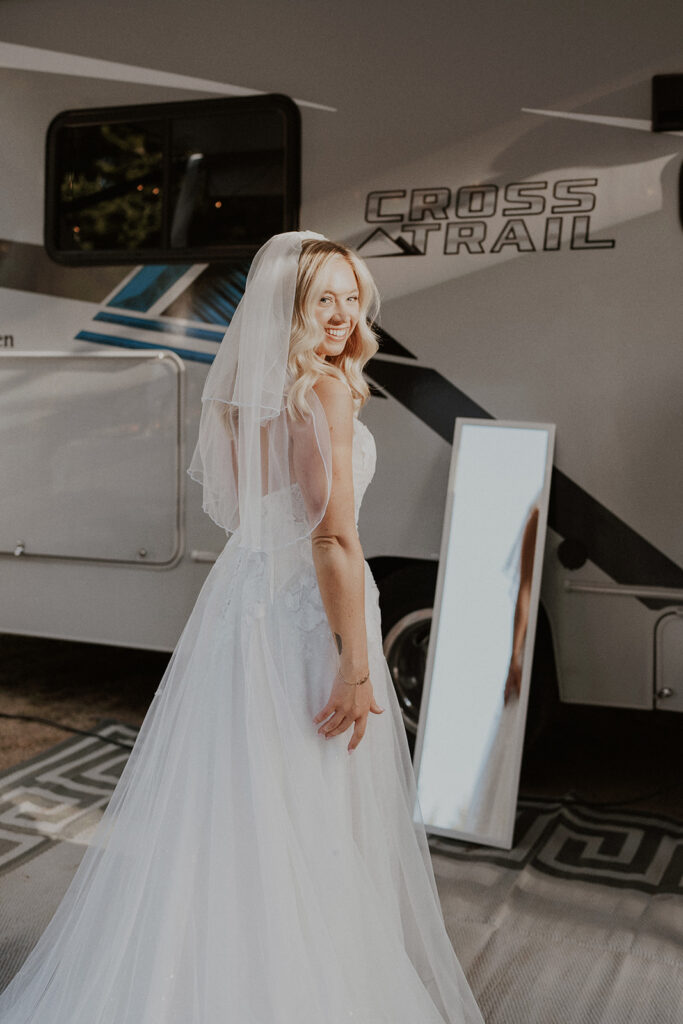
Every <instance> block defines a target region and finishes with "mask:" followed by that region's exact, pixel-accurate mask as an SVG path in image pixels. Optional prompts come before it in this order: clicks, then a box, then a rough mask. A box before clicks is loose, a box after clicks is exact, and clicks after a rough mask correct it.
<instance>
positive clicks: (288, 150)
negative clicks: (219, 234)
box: [43, 93, 301, 267]
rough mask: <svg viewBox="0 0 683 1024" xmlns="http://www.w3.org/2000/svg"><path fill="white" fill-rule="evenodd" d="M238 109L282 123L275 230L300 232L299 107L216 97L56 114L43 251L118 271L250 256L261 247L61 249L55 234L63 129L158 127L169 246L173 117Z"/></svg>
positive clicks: (282, 100)
mask: <svg viewBox="0 0 683 1024" xmlns="http://www.w3.org/2000/svg"><path fill="white" fill-rule="evenodd" d="M228 108H229V109H235V108H241V109H243V110H246V111H252V110H253V113H254V116H257V115H258V112H259V111H260V110H268V111H269V112H272V111H273V110H276V111H279V112H280V113H281V114H282V115H283V118H284V134H285V143H284V151H285V152H284V174H285V190H284V208H283V224H282V227H281V229H280V230H282V231H295V230H297V229H298V227H299V210H300V206H301V115H300V112H299V108H298V106H297V105H296V103H295V102H294V100H292V99H291V98H290V97H289V96H286V95H285V94H284V93H262V94H260V95H257V96H227V97H225V96H221V97H218V98H217V99H201V100H179V101H172V102H170V103H135V104H126V105H124V106H113V107H91V108H85V109H79V110H65V111H62V112H61V113H59V114H57V115H56V116H55V117H54V118H53V119H52V121H51V122H50V125H49V127H48V130H47V138H46V146H45V197H44V198H45V207H44V232H43V243H44V246H45V250H46V252H47V254H48V256H49V257H50V259H52V260H54V261H55V263H60V264H62V265H65V266H72V267H82V266H117V265H124V264H146V263H216V262H220V261H221V260H229V261H234V260H235V259H240V258H245V257H251V256H254V254H255V253H256V252H257V251H258V249H259V248H260V245H262V244H263V242H265V241H266V239H265V238H264V239H263V241H262V242H260V243H259V244H254V245H227V244H226V245H212V246H210V247H202V246H193V247H187V248H183V249H178V248H173V249H172V248H171V247H170V244H167V245H162V246H161V247H159V248H157V249H151V248H146V249H129V250H126V251H125V252H124V251H122V250H120V249H116V250H111V249H106V250H105V249H100V250H88V251H79V250H69V251H66V250H63V249H60V248H59V247H58V245H57V244H56V242H57V238H58V231H59V212H58V211H59V208H60V205H59V185H60V182H59V180H58V173H59V171H58V168H59V160H58V137H59V132H60V130H61V129H63V128H73V127H78V126H83V125H88V124H90V125H93V126H95V125H98V124H116V123H124V122H127V121H141V120H147V121H150V120H156V119H158V120H159V122H160V123H161V124H162V126H163V133H164V147H163V176H162V180H163V186H164V187H163V189H162V203H163V206H162V237H163V239H164V240H165V241H166V242H169V241H170V237H169V236H170V216H169V206H168V203H169V201H170V192H169V184H170V181H171V148H170V139H171V132H170V125H171V122H172V121H173V120H174V119H175V118H184V119H186V118H187V117H188V116H190V117H192V116H194V115H197V116H198V117H199V116H202V115H204V114H214V115H215V114H216V113H218V112H220V111H221V109H228Z"/></svg>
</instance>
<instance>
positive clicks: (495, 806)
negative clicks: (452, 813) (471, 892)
mask: <svg viewBox="0 0 683 1024" xmlns="http://www.w3.org/2000/svg"><path fill="white" fill-rule="evenodd" d="M539 499H540V492H539V493H538V494H536V496H535V497H534V499H533V501H532V502H531V504H530V505H529V507H528V509H527V511H526V513H525V515H524V517H523V519H522V524H521V526H520V529H519V532H518V534H517V537H516V539H515V542H514V544H513V546H512V548H511V550H510V553H509V555H508V557H507V559H506V561H505V565H504V566H503V573H504V574H505V575H506V576H507V577H508V579H509V580H510V598H511V601H514V618H513V626H512V644H511V653H510V662H509V666H508V672H507V678H506V680H505V685H504V688H503V695H502V700H501V703H500V705H499V708H498V713H497V714H496V715H495V716H494V718H493V721H492V723H491V728H490V730H489V739H488V741H487V743H486V747H485V753H484V756H483V758H482V762H481V763H482V766H483V767H482V770H481V773H480V775H479V778H478V779H477V783H476V786H475V788H474V792H473V794H472V799H471V801H470V805H469V808H468V810H467V814H466V820H465V822H464V824H463V829H464V831H467V832H476V833H478V834H480V835H482V836H488V837H491V838H493V837H501V836H502V835H503V834H504V833H505V830H506V822H507V820H508V817H509V806H510V799H511V796H512V794H511V791H510V788H509V786H508V784H507V780H508V779H510V777H511V775H512V773H513V772H514V770H515V759H516V757H517V756H518V755H517V743H516V738H517V735H518V730H519V727H520V725H521V723H520V722H518V717H519V716H518V708H519V695H520V688H521V680H522V659H523V655H524V646H525V641H526V633H527V625H528V622H529V599H530V595H531V579H532V575H533V567H534V548H535V546H536V533H537V528H538V516H539Z"/></svg>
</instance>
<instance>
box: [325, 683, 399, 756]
mask: <svg viewBox="0 0 683 1024" xmlns="http://www.w3.org/2000/svg"><path fill="white" fill-rule="evenodd" d="M370 711H372V713H373V714H374V715H381V714H382V712H383V711H384V708H381V707H380V706H379V704H378V703H377V701H376V700H375V695H374V693H373V691H372V683H371V682H370V677H369V676H368V678H367V679H366V680H365V682H364V683H361V685H360V686H351V685H350V684H349V683H345V682H344V680H343V679H342V677H341V675H340V674H339V673H337V675H336V676H335V678H334V683H333V684H332V692H331V693H330V699H329V700H328V702H327V704H326V705H325V707H324V708H323V709H322V711H319V712H318V714H317V715H316V716H315V718H314V719H313V721H314V722H316V723H317V722H320V721H322V719H323V718H327V721H326V722H324V723H323V724H322V725H321V726H320V728H319V729H318V733H319V735H321V736H325V738H326V739H327V738H329V737H330V736H337V735H338V734H339V733H341V732H346V730H347V729H348V727H349V726H350V725H351V723H352V722H353V723H355V724H354V727H353V736H352V737H351V741H350V742H349V745H348V747H347V748H346V749H347V750H348V752H349V753H351V751H352V750H355V749H356V747H357V746H358V744H359V743H360V741H361V740H362V739H363V736H364V735H365V726H366V723H367V720H368V714H369V712H370ZM328 715H331V716H332V717H331V718H328Z"/></svg>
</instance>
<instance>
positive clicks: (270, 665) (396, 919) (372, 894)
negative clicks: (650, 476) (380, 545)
mask: <svg viewBox="0 0 683 1024" xmlns="http://www.w3.org/2000/svg"><path fill="white" fill-rule="evenodd" d="M377 310H378V300H377V291H376V288H375V285H374V282H373V280H372V278H371V276H370V273H369V271H368V269H367V267H366V266H365V264H364V263H363V261H362V260H361V259H360V258H359V257H358V256H357V255H356V254H355V253H353V252H352V251H350V250H349V249H347V248H346V247H345V246H342V245H337V244H336V243H333V242H330V241H328V240H327V239H325V238H323V236H322V235H318V234H315V233H313V232H287V233H285V234H281V235H275V236H274V237H273V238H271V239H270V240H269V241H268V242H266V244H265V245H264V246H263V247H262V248H261V249H260V250H259V252H258V253H257V255H256V257H255V258H254V261H253V263H252V265H251V268H250V271H249V276H248V278H247V285H246V290H245V293H244V296H243V298H242V300H241V302H240V304H239V306H238V308H237V310H236V312H235V315H234V317H233V319H232V322H231V324H230V327H229V328H228V330H227V332H226V335H225V337H224V339H223V341H222V343H221V346H220V348H219V350H218V353H217V356H216V359H215V360H214V362H213V364H212V366H211V369H210V371H209V373H208V376H207V379H206V384H205V387H204V391H203V395H202V414H201V422H200V430H199V439H198V442H197V446H196V449H195V452H194V455H193V457H192V460H191V463H190V467H189V470H188V472H189V473H190V475H191V476H192V477H193V479H195V480H197V481H198V482H199V483H200V484H201V486H202V494H203V508H204V510H205V511H206V512H207V513H208V514H209V515H210V516H211V517H212V519H214V520H215V522H216V523H218V524H219V525H220V526H221V527H223V529H224V530H225V531H226V534H227V535H228V541H227V543H226V545H225V547H224V549H223V551H222V552H221V554H220V556H219V558H218V560H217V561H216V563H215V564H214V566H213V568H212V570H211V572H210V573H209V575H208V577H207V579H206V581H205V583H204V586H203V587H202V590H201V592H200V594H199V597H198V599H197V602H196V604H195V607H194V608H193V610H192V612H191V614H190V617H189V619H188V621H187V623H186V625H185V628H184V630H183V632H182V635H181V637H180V640H179V641H178V644H177V646H176V648H175V650H174V652H173V655H172V657H171V659H170V661H169V664H168V667H167V669H166V671H165V673H164V676H163V678H162V681H161V683H160V685H159V688H158V690H157V691H156V693H155V695H154V699H153V701H152V703H151V705H150V708H149V710H148V712H147V715H146V717H145V720H144V722H143V724H142V727H141V729H140V732H139V734H138V737H137V739H136V742H135V745H134V747H133V750H132V752H131V754H130V756H129V758H128V761H127V763H126V766H125V768H124V770H123V773H122V775H121V777H120V779H119V782H118V784H117V786H116V789H115V790H114V793H113V794H112V796H111V799H110V801H109V803H108V805H107V808H106V810H105V811H104V813H103V816H102V818H101V820H100V822H99V824H98V826H97V828H96V830H95V832H94V834H93V837H92V840H91V843H90V845H89V846H88V847H87V849H86V851H85V853H84V855H83V857H82V859H81V862H80V864H79V867H78V869H77V871H76V873H75V875H74V877H73V879H72V881H71V884H70V885H69V888H68V889H67V891H66V893H65V894H64V897H63V898H62V901H61V903H60V904H59V906H58V908H57V910H56V912H55V914H54V916H53V917H52V919H51V921H50V922H49V924H48V926H47V928H46V929H45V931H44V932H43V934H42V935H41V937H40V939H39V940H38V942H37V944H36V945H35V947H34V948H33V950H32V951H31V953H30V954H29V956H28V958H27V959H26V961H25V962H24V964H23V966H22V967H21V969H20V970H19V972H18V973H17V974H16V975H15V977H14V978H13V979H12V981H11V982H10V983H9V985H8V987H7V988H6V989H5V991H4V992H3V993H2V994H0V1021H1V1022H2V1024H29V1022H30V1024H351V1022H353V1024H444V1022H446V1024H483V1018H482V1016H481V1013H480V1011H479V1009H478V1007H477V1004H476V1002H475V1000H474V997H473V995H472V992H471V990H470V988H469V985H468V983H467V980H466V978H465V975H464V973H463V971H462V968H461V967H460V964H459V962H458V960H457V959H456V956H455V954H454V952H453V949H452V946H451V944H450V941H449V938H448V935H447V932H446V929H445V926H444V922H443V917H442V912H441V907H440V904H439V897H438V893H437V889H436V884H435V881H434V874H433V870H432V865H431V860H430V856H429V848H428V845H427V840H426V834H425V830H424V825H423V823H422V818H421V814H420V809H419V805H418V802H417V797H416V787H415V778H414V774H413V767H412V762H411V759H410V752H409V748H408V742H407V738H406V736H405V732H404V727H403V723H402V719H401V714H400V710H399V706H398V701H397V698H396V695H395V693H394V690H393V686H392V682H391V677H390V674H389V669H388V667H387V663H386V661H385V659H384V656H383V651H382V632H381V622H380V611H379V603H378V591H377V587H376V585H375V582H374V579H373V577H372V574H371V572H370V568H369V566H368V563H367V562H366V561H365V559H364V557H363V551H362V549H361V545H360V541H359V537H358V530H357V523H358V513H359V508H360V503H361V499H362V496H363V492H364V491H365V488H366V487H367V485H368V484H369V482H370V480H371V478H372V476H373V473H374V469H375V459H376V452H375V444H374V439H373V436H372V434H371V433H370V431H369V430H368V428H367V427H366V426H365V424H364V423H363V422H362V421H361V420H360V419H359V418H358V412H359V409H360V408H361V407H362V405H363V404H364V403H365V402H366V401H367V399H368V397H369V389H368V386H367V384H366V382H365V380H364V378H363V376H362V370H363V367H364V365H365V364H366V363H367V361H368V359H370V357H371V356H372V355H374V353H375V352H376V351H377V347H378V346H377V341H376V340H375V337H374V335H373V333H372V329H371V326H370V325H371V322H372V320H373V318H374V317H375V316H376V314H377ZM378 701H380V702H381V705H380V704H378ZM383 709H384V712H383Z"/></svg>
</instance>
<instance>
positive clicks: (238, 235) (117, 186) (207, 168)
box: [45, 95, 300, 265]
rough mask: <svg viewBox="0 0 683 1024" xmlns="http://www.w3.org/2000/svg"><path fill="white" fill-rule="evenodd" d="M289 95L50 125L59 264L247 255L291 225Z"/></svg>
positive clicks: (51, 211) (86, 115)
mask: <svg viewBox="0 0 683 1024" xmlns="http://www.w3.org/2000/svg"><path fill="white" fill-rule="evenodd" d="M299 195H300V122H299V114H298V108H297V107H296V105H295V104H294V103H293V101H292V100H290V99H288V97H286V96H280V95H269V96H257V97H240V98H238V99H232V98H231V99H219V100H198V101H194V100H193V101H189V102H182V103H170V104H154V105H144V106H135V107H110V108H108V109H98V110H81V111H68V112H66V113H64V114H60V115H58V116H57V117H56V118H55V119H54V120H53V122H52V124H51V125H50V128H49V131H48V147H47V176H46V203H45V210H46V216H45V247H46V249H47V251H48V253H49V255H50V256H51V257H52V258H53V259H55V260H56V261H57V262H60V263H69V264H75V265H83V264H107V263H159V262H169V261H170V262H173V261H176V262H178V261H185V260H190V261H202V260H206V261H214V260H220V259H233V258H235V257H239V256H251V255H253V254H254V253H255V252H256V250H257V249H258V248H259V247H260V246H261V245H262V244H263V242H264V241H265V240H266V239H267V238H269V237H270V236H271V235H273V234H275V233H277V232H279V231H289V230H292V229H294V228H296V227H297V226H298V212H299Z"/></svg>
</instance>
